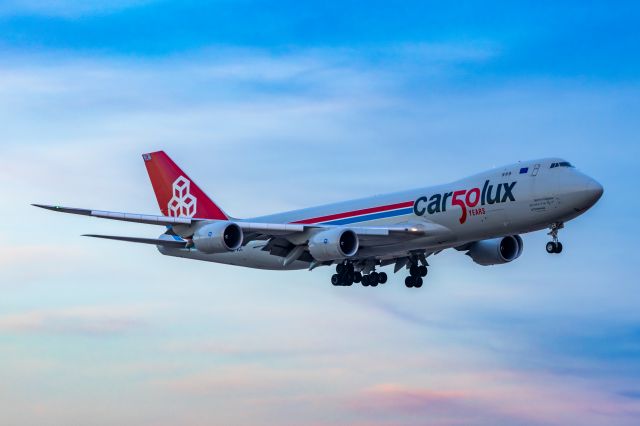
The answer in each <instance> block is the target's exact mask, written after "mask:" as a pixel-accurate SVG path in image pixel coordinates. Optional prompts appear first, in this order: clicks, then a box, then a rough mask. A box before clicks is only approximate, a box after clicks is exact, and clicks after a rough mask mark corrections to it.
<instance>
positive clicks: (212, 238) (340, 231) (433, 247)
mask: <svg viewBox="0 0 640 426" xmlns="http://www.w3.org/2000/svg"><path fill="white" fill-rule="evenodd" d="M142 158H143V160H144V164H145V166H146V169H147V172H148V174H149V178H150V180H151V185H152V186H153V190H154V192H155V195H156V199H157V201H158V205H159V207H160V211H161V212H162V215H148V214H134V213H119V212H111V211H103V210H91V209H80V208H69V207H61V206H54V205H43V204H33V205H34V206H36V207H41V208H44V209H49V210H53V211H57V212H64V213H72V214H79V215H85V216H92V217H97V218H103V219H112V220H120V221H126V222H136V223H144V224H153V225H160V226H164V227H166V231H165V232H164V233H163V234H162V235H160V236H159V237H158V238H138V237H128V236H112V235H95V234H87V235H85V236H89V237H96V238H104V239H110V240H119V241H126V242H135V243H143V244H151V245H155V246H156V247H157V249H158V250H159V251H160V253H162V254H163V255H166V256H175V257H181V258H186V259H195V260H202V261H208V262H216V263H223V264H228V265H238V266H244V267H249V268H258V269H270V270H297V269H308V270H313V269H315V268H316V267H319V266H331V265H336V266H335V270H336V272H335V274H333V275H332V276H331V283H332V284H333V285H335V286H350V285H352V284H353V283H362V285H363V286H371V287H376V286H377V285H378V284H385V283H386V282H387V280H388V276H387V273H385V272H383V271H381V272H378V269H379V268H383V267H386V266H390V265H394V268H393V271H394V273H397V272H398V271H400V270H402V269H406V270H407V271H408V272H409V274H408V276H407V277H406V278H405V285H406V286H407V287H409V288H420V287H422V285H423V282H424V280H423V279H424V278H425V277H426V275H427V273H428V267H429V266H430V265H429V263H428V262H427V258H428V257H429V256H431V255H436V254H438V253H440V252H442V251H443V250H446V249H450V248H453V249H455V250H458V251H461V252H465V254H466V255H468V256H469V257H470V258H471V259H472V260H473V261H474V262H475V263H477V264H480V265H483V266H487V265H497V264H504V263H508V262H512V261H513V260H515V259H517V258H518V257H520V255H521V254H522V251H523V241H522V237H521V236H520V234H525V233H528V232H534V231H540V230H544V229H549V231H550V232H549V233H548V234H549V235H550V236H551V241H549V242H548V243H547V244H546V251H547V252H548V253H550V254H558V253H560V252H562V249H563V247H562V243H561V242H559V241H558V232H559V231H560V230H561V229H562V228H563V227H564V224H565V223H566V222H568V221H570V220H572V219H574V218H576V217H578V216H580V215H581V214H583V213H584V212H586V211H587V210H588V209H589V208H591V207H592V206H593V205H594V204H595V203H596V202H597V201H598V200H599V199H600V197H601V196H602V193H603V187H602V185H600V184H599V183H598V182H597V181H595V180H594V179H592V178H591V177H589V176H587V175H585V174H583V173H581V172H579V171H578V170H577V169H576V168H575V167H574V166H573V165H572V164H571V163H569V162H567V161H565V160H563V159H560V158H545V159H539V160H532V161H524V162H518V163H514V164H510V165H507V166H504V167H498V168H494V169H492V170H488V171H485V172H482V173H479V174H476V175H473V176H470V177H466V178H463V179H460V180H457V181H455V182H451V183H448V184H444V185H438V186H431V187H425V188H418V189H413V190H408V191H403V192H397V193H392V194H386V195H377V196H372V197H368V198H360V199H356V200H351V201H345V202H340V203H334V204H328V205H322V206H318V207H311V208H306V209H301V210H294V211H288V212H284V213H277V214H272V215H268V216H261V217H255V218H250V219H237V218H234V217H231V216H229V215H228V214H227V213H225V212H224V211H223V210H222V209H221V208H220V207H219V206H218V205H217V204H216V203H214V202H213V201H212V200H211V199H210V198H209V197H208V196H207V195H206V194H205V193H204V192H203V191H202V190H201V189H200V187H199V186H198V185H197V184H196V183H195V182H194V181H193V180H192V179H191V178H190V177H189V176H188V175H187V174H186V173H184V172H183V171H182V170H181V169H180V168H179V167H178V166H177V165H176V164H175V163H174V162H173V160H171V158H170V157H169V156H168V155H167V154H166V153H165V152H164V151H157V152H151V153H148V154H143V155H142Z"/></svg>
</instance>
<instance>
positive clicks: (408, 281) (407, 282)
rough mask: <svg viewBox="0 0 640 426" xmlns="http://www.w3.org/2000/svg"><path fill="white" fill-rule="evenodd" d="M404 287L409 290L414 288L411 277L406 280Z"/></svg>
mask: <svg viewBox="0 0 640 426" xmlns="http://www.w3.org/2000/svg"><path fill="white" fill-rule="evenodd" d="M404 285H406V286H407V287H408V288H411V287H413V277H412V276H411V275H409V276H408V277H407V278H405V279H404Z"/></svg>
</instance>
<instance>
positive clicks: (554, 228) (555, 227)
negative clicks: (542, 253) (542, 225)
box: [546, 222, 564, 254]
mask: <svg viewBox="0 0 640 426" xmlns="http://www.w3.org/2000/svg"><path fill="white" fill-rule="evenodd" d="M562 228H564V224H563V223H562V222H557V223H554V224H552V225H551V231H550V232H549V234H548V235H551V238H552V241H549V242H548V243H547V246H546V249H547V253H549V254H559V253H562V243H561V242H560V241H558V231H559V230H561V229H562Z"/></svg>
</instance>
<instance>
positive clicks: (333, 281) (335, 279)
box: [331, 274, 340, 285]
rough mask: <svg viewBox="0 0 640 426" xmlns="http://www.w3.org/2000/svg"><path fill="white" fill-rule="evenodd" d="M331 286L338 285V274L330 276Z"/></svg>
mask: <svg viewBox="0 0 640 426" xmlns="http://www.w3.org/2000/svg"><path fill="white" fill-rule="evenodd" d="M331 284H333V285H340V275H338V274H333V275H332V276H331Z"/></svg>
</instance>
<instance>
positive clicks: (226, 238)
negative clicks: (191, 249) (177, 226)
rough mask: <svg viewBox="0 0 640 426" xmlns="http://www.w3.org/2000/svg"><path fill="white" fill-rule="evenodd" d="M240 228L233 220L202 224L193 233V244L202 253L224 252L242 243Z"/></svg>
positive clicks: (232, 249)
mask: <svg viewBox="0 0 640 426" xmlns="http://www.w3.org/2000/svg"><path fill="white" fill-rule="evenodd" d="M243 238H244V235H243V233H242V228H240V227H239V226H238V225H237V224H235V223H233V222H216V223H210V224H207V225H204V226H203V227H201V228H200V229H198V230H197V231H196V232H195V234H193V245H194V246H195V248H196V249H198V251H201V252H203V253H209V254H210V253H225V252H228V251H234V250H237V249H238V248H240V246H241V245H242V239H243Z"/></svg>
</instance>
